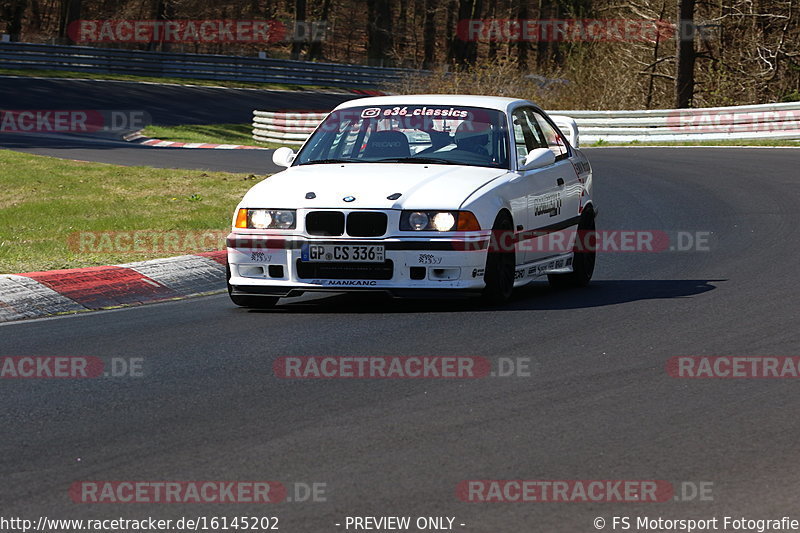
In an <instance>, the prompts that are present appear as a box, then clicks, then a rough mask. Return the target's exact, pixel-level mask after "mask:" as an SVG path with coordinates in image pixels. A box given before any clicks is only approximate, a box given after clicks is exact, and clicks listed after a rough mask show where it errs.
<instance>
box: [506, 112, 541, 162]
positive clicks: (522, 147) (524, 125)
mask: <svg viewBox="0 0 800 533" xmlns="http://www.w3.org/2000/svg"><path fill="white" fill-rule="evenodd" d="M512 117H513V122H514V145H515V148H516V153H517V159H520V160H524V159H525V157H526V156H527V155H528V152H530V151H531V150H533V149H535V148H541V146H542V144H541V142H540V139H539V137H538V136H537V134H536V130H535V129H533V128H531V118H532V117H530V116H529V110H528V109H524V108H522V109H517V110H516V111H514V114H513V115H512Z"/></svg>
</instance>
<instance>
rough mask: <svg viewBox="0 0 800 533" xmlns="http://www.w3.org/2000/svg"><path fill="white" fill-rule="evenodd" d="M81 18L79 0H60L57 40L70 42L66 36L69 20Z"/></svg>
mask: <svg viewBox="0 0 800 533" xmlns="http://www.w3.org/2000/svg"><path fill="white" fill-rule="evenodd" d="M80 18H81V0H61V14H60V18H59V24H58V38H59V41H61V42H65V43H70V44H73V43H72V40H71V39H70V38H69V37H68V36H67V28H69V25H70V23H71V22H74V21H76V20H80Z"/></svg>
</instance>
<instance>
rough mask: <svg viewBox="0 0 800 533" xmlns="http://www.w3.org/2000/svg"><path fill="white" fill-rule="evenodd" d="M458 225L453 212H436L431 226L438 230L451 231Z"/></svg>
mask: <svg viewBox="0 0 800 533" xmlns="http://www.w3.org/2000/svg"><path fill="white" fill-rule="evenodd" d="M455 225H456V217H454V216H453V213H436V214H435V215H433V219H432V220H431V227H433V229H435V230H436V231H450V230H452V229H453V228H454V227H455Z"/></svg>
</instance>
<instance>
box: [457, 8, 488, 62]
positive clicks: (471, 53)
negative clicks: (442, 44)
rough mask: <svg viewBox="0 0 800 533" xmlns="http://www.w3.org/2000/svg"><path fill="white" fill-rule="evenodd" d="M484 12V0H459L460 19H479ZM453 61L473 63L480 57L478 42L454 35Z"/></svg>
mask: <svg viewBox="0 0 800 533" xmlns="http://www.w3.org/2000/svg"><path fill="white" fill-rule="evenodd" d="M482 12H483V0H459V2H458V20H459V21H462V20H465V19H479V18H480V17H481V13H482ZM452 43H453V47H452V49H453V61H455V62H456V64H458V65H461V66H466V65H473V64H475V61H476V60H477V59H478V42H477V41H473V40H467V41H465V40H462V39H461V38H460V37H458V36H453V37H452Z"/></svg>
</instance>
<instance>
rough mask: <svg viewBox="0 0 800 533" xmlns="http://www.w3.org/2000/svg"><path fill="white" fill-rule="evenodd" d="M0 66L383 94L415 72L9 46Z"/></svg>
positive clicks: (2, 48) (2, 47)
mask: <svg viewBox="0 0 800 533" xmlns="http://www.w3.org/2000/svg"><path fill="white" fill-rule="evenodd" d="M0 65H2V67H3V68H7V69H42V70H70V71H77V72H94V73H100V74H134V75H138V76H156V77H171V78H193V79H203V80H220V81H240V82H251V83H286V84H292V85H319V86H325V87H353V88H377V87H380V86H383V85H385V84H386V83H391V82H393V81H396V80H398V79H400V78H401V77H402V76H404V75H407V74H408V73H409V72H412V71H409V70H407V69H398V68H383V67H368V66H363V65H341V64H334V63H312V62H308V61H290V60H284V59H268V58H264V59H262V58H258V57H242V56H224V55H211V54H177V53H171V52H146V51H142V50H118V49H112V48H92V47H88V46H60V45H50V44H30V43H7V42H0ZM414 72H416V71H414Z"/></svg>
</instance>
